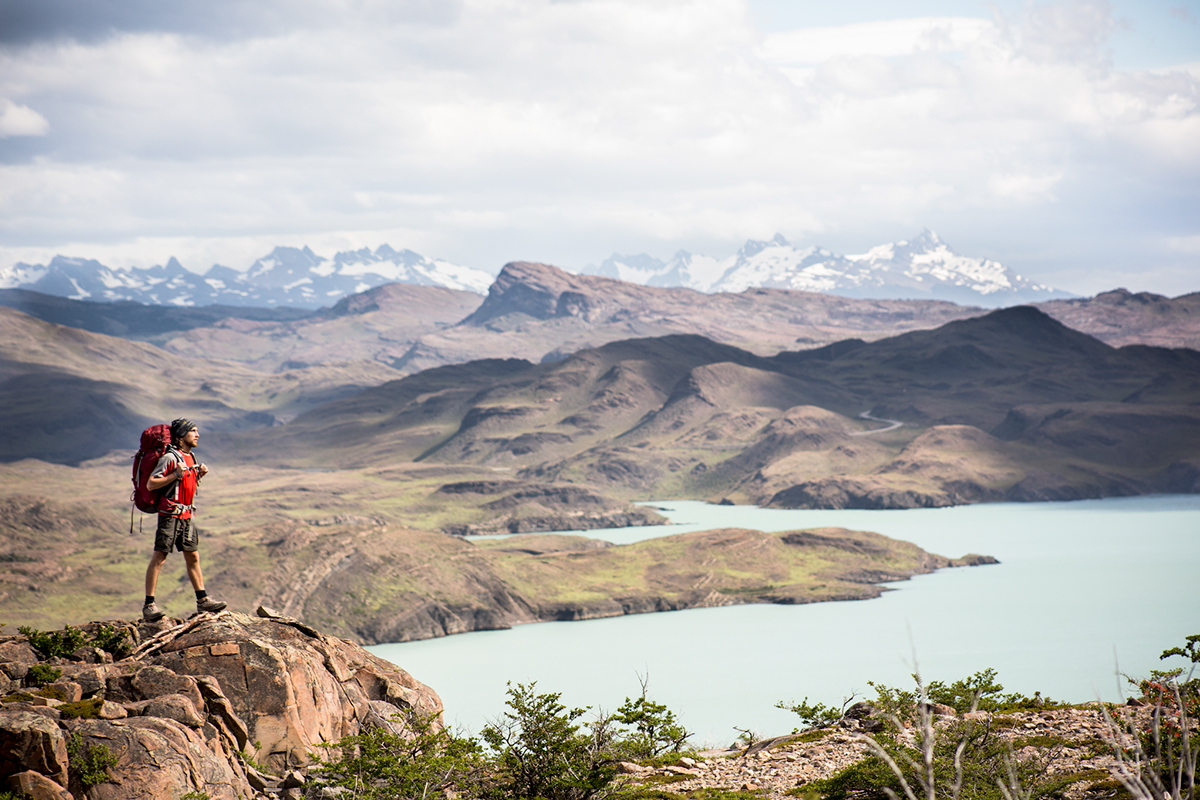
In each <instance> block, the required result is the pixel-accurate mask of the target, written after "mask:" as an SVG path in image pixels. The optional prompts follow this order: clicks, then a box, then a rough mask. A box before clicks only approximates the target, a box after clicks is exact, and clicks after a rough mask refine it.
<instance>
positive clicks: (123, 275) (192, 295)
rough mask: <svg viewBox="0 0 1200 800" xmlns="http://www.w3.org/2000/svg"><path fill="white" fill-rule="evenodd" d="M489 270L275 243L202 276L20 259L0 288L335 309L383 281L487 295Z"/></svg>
mask: <svg viewBox="0 0 1200 800" xmlns="http://www.w3.org/2000/svg"><path fill="white" fill-rule="evenodd" d="M492 280H493V276H492V275H489V274H488V273H486V272H484V271H482V270H478V269H472V268H471V267H463V266H459V265H458V264H451V263H450V262H449V261H441V260H438V259H430V258H426V257H425V256H423V255H420V254H419V253H414V252H413V251H412V250H399V251H397V250H393V249H392V248H391V247H389V246H388V245H386V244H383V245H380V246H379V247H378V248H377V249H376V250H374V251H373V252H372V251H371V250H370V249H369V248H365V247H364V248H363V249H361V250H348V251H345V252H341V253H338V254H337V255H335V256H334V257H333V258H332V259H328V258H324V257H322V256H319V255H317V254H316V253H314V252H313V251H312V250H310V249H309V248H307V247H305V248H303V249H298V248H295V247H276V248H275V249H274V250H272V251H271V252H270V254H269V255H266V256H264V257H262V258H260V259H259V260H258V261H255V262H254V264H253V265H251V267H250V269H249V270H247V271H246V272H238V271H237V270H234V269H230V268H229V267H223V266H221V265H220V264H215V265H213V267H212V268H211V269H210V270H209V271H208V272H206V273H204V274H203V275H197V274H196V273H194V272H189V271H188V270H186V269H184V268H183V265H181V264H180V263H179V262H178V261H177V260H176V259H175V258H171V259H170V260H169V261H168V262H167V264H166V266H156V267H152V268H150V269H117V268H114V267H108V266H105V265H104V264H101V263H100V262H99V261H96V260H95V259H84V258H68V257H66V256H55V257H54V259H53V260H51V262H50V263H49V264H48V265H45V266H43V265H41V264H36V265H33V264H25V263H20V264H17V265H15V266H13V267H10V268H9V269H5V270H0V288H4V289H29V290H31V291H35V292H41V293H43V294H49V295H55V296H57V297H68V298H71V299H73V300H92V301H99V302H114V301H120V300H132V301H136V302H139V303H147V304H150V305H173V306H205V305H213V304H219V305H227V306H262V307H271V306H295V307H298V308H320V307H323V306H331V305H333V304H335V303H336V302H337V301H338V300H341V299H342V298H343V297H345V296H347V295H350V294H356V293H358V292H363V291H366V290H367V289H371V288H374V287H376V286H380V285H382V284H385V283H409V284H415V285H418V286H440V287H444V288H447V289H457V290H465V291H470V292H475V293H476V294H486V293H487V290H488V286H490V285H491V283H492Z"/></svg>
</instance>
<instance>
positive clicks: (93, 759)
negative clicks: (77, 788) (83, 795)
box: [67, 733, 117, 791]
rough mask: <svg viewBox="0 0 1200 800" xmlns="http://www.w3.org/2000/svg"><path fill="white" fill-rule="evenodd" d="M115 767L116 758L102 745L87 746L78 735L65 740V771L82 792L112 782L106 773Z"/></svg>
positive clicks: (75, 734) (74, 734)
mask: <svg viewBox="0 0 1200 800" xmlns="http://www.w3.org/2000/svg"><path fill="white" fill-rule="evenodd" d="M116 765H117V757H116V756H114V755H113V754H112V752H111V751H109V749H108V747H107V746H105V745H102V744H87V743H85V742H84V740H83V737H82V736H80V735H79V734H78V733H73V734H71V737H70V738H69V739H67V769H68V772H69V774H70V777H71V778H72V779H73V780H75V781H78V782H79V784H80V785H81V786H83V788H84V790H85V791H86V790H88V789H90V788H92V787H93V786H99V785H100V784H102V783H107V782H108V781H110V780H112V776H110V775H109V774H108V771H109V770H110V769H112V768H113V767H115V766H116Z"/></svg>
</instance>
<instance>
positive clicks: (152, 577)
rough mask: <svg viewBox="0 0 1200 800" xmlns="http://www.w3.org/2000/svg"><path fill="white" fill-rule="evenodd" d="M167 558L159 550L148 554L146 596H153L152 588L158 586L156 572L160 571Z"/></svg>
mask: <svg viewBox="0 0 1200 800" xmlns="http://www.w3.org/2000/svg"><path fill="white" fill-rule="evenodd" d="M166 560H167V554H166V553H164V552H162V551H161V550H155V551H154V554H153V555H151V556H150V563H149V564H147V565H146V596H147V597H154V590H155V589H156V588H158V573H160V572H162V566H163V562H164V561H166Z"/></svg>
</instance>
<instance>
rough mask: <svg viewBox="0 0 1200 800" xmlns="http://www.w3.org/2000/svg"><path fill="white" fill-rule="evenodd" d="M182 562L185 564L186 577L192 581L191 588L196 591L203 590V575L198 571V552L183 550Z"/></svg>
mask: <svg viewBox="0 0 1200 800" xmlns="http://www.w3.org/2000/svg"><path fill="white" fill-rule="evenodd" d="M183 563H184V564H186V565H187V575H188V579H189V580H191V582H192V588H193V589H195V590H196V591H197V592H203V591H204V575H203V573H201V572H200V553H199V552H196V551H191V552H189V551H187V550H184V551H183Z"/></svg>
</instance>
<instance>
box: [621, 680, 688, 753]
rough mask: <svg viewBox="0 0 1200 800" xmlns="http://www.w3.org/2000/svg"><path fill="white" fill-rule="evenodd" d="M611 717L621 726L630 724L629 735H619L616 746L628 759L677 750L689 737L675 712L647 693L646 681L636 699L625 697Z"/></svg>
mask: <svg viewBox="0 0 1200 800" xmlns="http://www.w3.org/2000/svg"><path fill="white" fill-rule="evenodd" d="M613 719H614V720H615V721H616V722H619V723H621V724H622V725H632V726H633V730H632V731H631V732H630V733H629V734H628V735H623V736H621V738H620V744H619V749H620V750H621V751H622V753H623V754H624V755H626V756H627V757H629V758H635V759H651V758H655V757H657V756H660V755H662V754H663V753H675V752H678V751H679V750H680V749H681V748H682V747H683V745H684V742H686V741H687V740H688V739H689V738H690V737H691V734H690V733H688V731H687V729H686V728H684V727H683V726H682V725H680V724H679V721H678V720H677V719H676V718H675V714H674V713H672V712H671V711H670V710H669V709H668V708H667V707H666V706H664V705H662V704H661V703H656V702H654V701H653V700H651V699H649V698H648V697H647V696H646V682H645V681H643V682H642V693H641V695H640V696H639V697H637V698H635V699H630V698H628V697H626V698H625V702H624V704H622V705H621V707H620V708H618V709H617V713H615V714H613ZM621 733H622V734H624V733H625V732H624V731H621Z"/></svg>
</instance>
